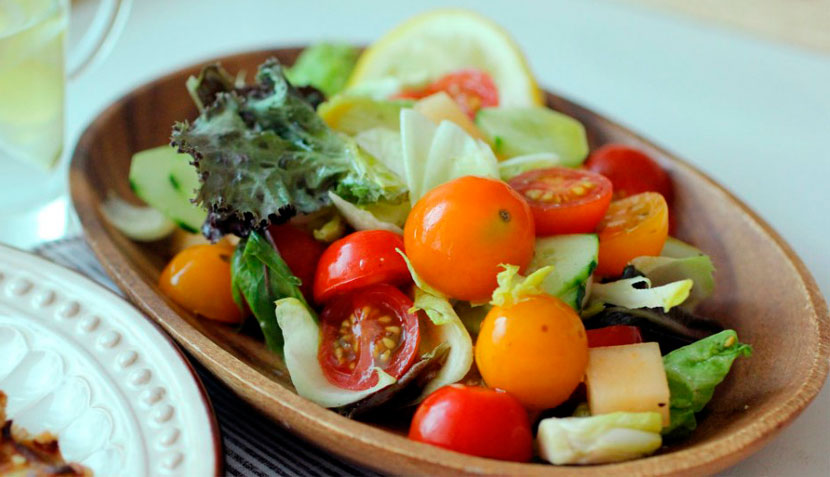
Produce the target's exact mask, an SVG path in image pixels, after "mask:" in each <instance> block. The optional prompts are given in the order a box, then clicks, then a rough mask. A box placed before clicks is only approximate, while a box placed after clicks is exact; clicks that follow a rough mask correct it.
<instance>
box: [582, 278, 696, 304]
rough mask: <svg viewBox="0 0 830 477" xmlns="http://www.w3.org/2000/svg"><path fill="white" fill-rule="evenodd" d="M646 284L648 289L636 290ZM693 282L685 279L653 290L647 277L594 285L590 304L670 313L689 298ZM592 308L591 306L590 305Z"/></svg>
mask: <svg viewBox="0 0 830 477" xmlns="http://www.w3.org/2000/svg"><path fill="white" fill-rule="evenodd" d="M641 283H645V284H646V285H647V288H636V287H635V285H638V284H641ZM692 285H693V282H692V280H689V279H685V280H680V281H676V282H672V283H667V284H665V285H662V286H659V287H654V288H651V281H650V280H649V279H648V278H646V277H634V278H624V279H622V280H617V281H614V282H610V283H594V284H593V285H592V287H591V297H590V302H591V303H592V304H593V303H596V302H600V303H607V304H610V305H617V306H622V307H625V308H662V309H663V311H669V310H670V309H671V308H673V307H675V306H677V305H680V304H681V303H683V302H684V301H685V300H686V298H688V297H689V292H690V291H691V289H692ZM589 306H590V305H589Z"/></svg>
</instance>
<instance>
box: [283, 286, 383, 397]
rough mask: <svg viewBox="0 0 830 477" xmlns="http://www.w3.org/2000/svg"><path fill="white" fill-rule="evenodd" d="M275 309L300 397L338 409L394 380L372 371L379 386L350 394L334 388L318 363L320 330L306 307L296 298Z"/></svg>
mask: <svg viewBox="0 0 830 477" xmlns="http://www.w3.org/2000/svg"><path fill="white" fill-rule="evenodd" d="M275 306H276V308H275V310H274V313H275V315H276V321H277V324H278V325H279V327H280V328H281V329H282V333H283V336H284V337H285V347H284V353H285V366H286V367H287V368H288V373H289V374H290V376H291V382H292V383H293V384H294V388H295V389H296V390H297V394H299V395H300V396H302V397H304V398H306V399H308V400H310V401H313V402H315V403H317V404H319V405H321V406H323V407H341V406H345V405H347V404H351V403H354V402H357V401H360V400H361V399H364V398H366V397H367V396H370V395H372V394H374V393H375V392H377V391H379V390H381V389H383V388H385V387H387V386H389V385H391V384H393V383H395V378H393V377H392V376H390V375H388V374H386V373H385V372H384V371H383V370H381V369H380V368H375V372H377V375H378V382H377V384H375V385H374V386H372V387H371V388H369V389H366V390H363V391H353V390H350V389H343V388H341V387H338V386H335V385H334V384H332V383H331V382H329V380H328V379H327V378H326V375H325V374H324V373H323V369H322V368H321V367H320V361H319V360H318V359H317V353H318V350H319V348H320V329H319V326H318V325H317V320H316V319H315V318H314V316H313V315H312V314H311V312H310V311H309V309H308V307H307V306H306V305H305V304H304V303H303V302H301V301H300V300H298V299H296V298H284V299H281V300H277V301H276V303H275Z"/></svg>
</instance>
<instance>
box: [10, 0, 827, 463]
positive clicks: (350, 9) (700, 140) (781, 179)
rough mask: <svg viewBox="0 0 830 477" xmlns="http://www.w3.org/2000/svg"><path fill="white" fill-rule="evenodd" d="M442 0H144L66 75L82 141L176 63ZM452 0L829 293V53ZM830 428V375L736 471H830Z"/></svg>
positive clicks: (73, 124) (615, 17) (619, 8)
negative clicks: (694, 180) (711, 189)
mask: <svg viewBox="0 0 830 477" xmlns="http://www.w3.org/2000/svg"><path fill="white" fill-rule="evenodd" d="M441 5H446V2H440V1H434V0H421V1H419V2H389V1H380V0H378V1H352V2H342V1H329V0H326V1H319V0H318V1H315V2H313V4H312V3H311V2H289V1H279V2H277V1H268V0H259V1H256V0H236V1H235V2H227V1H221V0H179V1H176V2H170V1H167V0H138V1H135V2H134V5H133V8H132V12H131V16H130V18H129V20H128V22H127V23H126V26H125V28H124V30H123V32H122V34H121V36H120V37H119V38H118V40H117V41H116V42H115V43H114V44H113V48H112V51H111V54H110V55H109V56H108V57H107V58H106V59H105V60H104V61H102V62H100V63H99V64H98V65H97V66H96V67H95V68H94V69H92V70H90V71H88V72H86V73H84V74H83V75H82V76H81V77H80V78H78V79H77V80H76V81H74V82H72V83H71V84H70V85H69V87H68V104H67V128H68V130H67V144H68V145H70V147H69V148H68V149H69V150H71V145H73V144H74V143H75V141H76V140H77V138H78V136H79V135H80V133H81V132H82V131H83V129H84V127H85V126H86V125H87V124H88V123H89V122H90V121H91V120H92V119H93V118H94V117H95V116H96V114H98V113H99V112H100V111H101V110H102V109H104V108H105V107H106V106H107V105H108V104H109V103H110V102H112V101H114V100H115V99H117V98H118V97H119V96H121V95H123V94H124V93H126V92H128V91H129V90H130V89H132V88H134V87H135V86H137V85H139V84H141V83H144V82H146V81H149V80H151V79H153V78H155V77H157V76H159V75H161V74H163V73H166V72H168V71H172V70H175V69H177V68H179V67H181V66H184V65H187V64H191V63H194V62H197V61H200V60H206V59H209V58H211V57H216V56H220V55H223V54H227V53H232V52H237V51H242V50H248V49H257V48H266V47H279V46H289V45H299V44H303V43H306V42H309V41H314V40H320V39H332V40H344V41H351V42H357V43H367V42H370V41H371V40H373V39H374V38H377V37H378V36H379V35H380V34H382V33H383V32H384V31H385V30H387V29H388V28H390V27H391V26H392V25H395V24H396V23H398V22H400V21H401V20H403V19H405V18H407V17H409V16H411V15H412V14H415V13H418V12H420V11H424V10H429V9H431V8H434V7H437V6H441ZM452 5H454V6H467V7H470V8H474V9H476V10H477V11H479V12H481V13H483V14H485V15H487V16H489V17H491V18H493V19H494V20H496V21H497V22H498V23H500V24H502V25H503V26H504V27H505V28H507V30H509V31H510V32H511V33H512V34H513V36H514V37H515V39H516V40H517V41H518V43H519V44H520V45H521V46H522V47H523V48H524V51H525V53H526V54H527V56H528V58H529V61H530V63H531V66H532V68H533V70H534V72H535V73H536V76H537V77H538V78H539V81H540V84H541V85H542V86H544V87H546V88H550V89H553V90H555V91H557V92H559V93H562V94H564V95H566V96H568V97H570V98H572V99H574V100H576V101H578V102H580V103H582V104H585V105H586V106H588V107H590V108H592V109H594V110H596V111H598V112H600V113H603V114H605V115H607V116H609V117H610V118H612V119H614V120H616V121H618V122H621V123H623V124H626V125H628V126H630V127H631V128H632V129H633V130H635V131H638V132H639V133H641V134H643V135H644V136H646V137H649V138H651V139H652V140H654V141H655V142H657V143H658V144H661V145H663V146H665V147H667V148H668V149H669V150H671V151H673V152H675V153H677V154H678V155H679V156H680V157H683V158H685V159H687V160H688V161H689V162H691V163H693V164H694V165H696V166H697V167H699V168H700V169H702V170H704V171H705V172H706V173H708V174H709V175H711V176H712V177H714V178H715V179H716V180H717V181H719V182H720V183H722V184H724V185H726V187H727V188H729V189H730V190H731V191H733V192H734V193H735V194H736V195H737V196H738V197H740V198H741V199H742V200H744V201H745V202H746V203H747V204H749V206H750V207H752V208H753V209H754V210H756V211H758V212H759V213H760V214H761V216H763V217H764V218H765V219H766V220H767V221H768V222H769V223H770V224H772V226H773V227H774V228H775V229H776V230H778V231H779V232H780V233H781V235H783V236H784V238H785V239H786V240H787V241H788V242H789V243H790V244H791V245H792V246H793V248H794V249H795V250H796V252H797V253H798V254H799V256H800V257H801V258H802V259H803V260H804V262H805V263H807V266H808V268H810V270H811V271H812V273H813V274H814V276H815V278H816V280H817V282H818V284H819V286H820V288H821V290H822V292H823V293H824V295H825V296H828V295H830V253H828V247H827V244H826V237H827V236H828V235H830V221H828V220H827V217H826V214H827V212H830V187H828V186H827V185H826V183H825V181H826V180H827V177H828V176H830V152H828V148H827V147H826V141H827V138H828V136H830V55H827V54H822V53H819V52H816V51H810V50H806V49H799V48H797V47H794V46H790V45H785V44H779V43H773V42H768V41H765V40H761V39H759V38H757V37H754V36H750V35H746V34H743V33H740V32H737V31H731V30H726V29H723V28H721V27H718V26H714V25H709V24H705V23H700V22H699V21H696V20H692V19H686V18H683V17H679V16H673V15H671V14H668V13H665V12H662V11H655V10H650V9H647V8H643V7H637V6H633V5H631V4H626V3H618V2H612V1H591V2H586V1H582V2H580V1H576V0H574V1H566V0H547V1H538V2H535V1H534V2H531V1H527V2H521V3H516V2H504V1H502V2H499V1H495V0H493V1H481V0H479V1H475V2H474V1H465V0H457V1H455V2H452ZM793 5H796V4H793ZM793 8H798V7H797V6H794V7H793ZM817 219H818V220H817ZM0 240H2V231H0ZM828 430H830V391H828V389H827V386H825V388H824V389H823V391H822V392H821V394H820V395H819V396H818V398H817V400H816V402H814V403H813V405H812V406H810V408H808V409H807V410H806V411H805V412H804V414H803V415H802V416H801V417H800V418H799V419H798V420H797V421H796V422H795V423H794V424H793V425H792V426H790V427H789V428H787V429H786V430H784V431H783V432H782V434H781V436H780V437H779V438H777V439H776V440H775V441H774V442H772V443H771V444H769V445H768V446H767V447H765V448H764V449H763V450H762V451H760V452H759V453H757V454H756V455H754V456H752V457H750V458H749V459H747V460H746V461H744V462H743V463H741V464H739V465H737V466H735V467H733V468H732V469H729V470H728V471H726V472H724V474H723V475H734V476H749V475H783V474H785V473H787V472H798V473H799V474H800V475H805V476H818V475H830V440H828V439H827V437H826V436H827V432H828Z"/></svg>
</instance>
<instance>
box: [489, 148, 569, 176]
mask: <svg viewBox="0 0 830 477" xmlns="http://www.w3.org/2000/svg"><path fill="white" fill-rule="evenodd" d="M560 165H562V161H560V160H559V156H557V155H556V154H554V153H552V152H538V153H535V154H525V155H523V156H516V157H511V158H510V159H507V160H506V161H501V162H499V176H501V180H503V181H509V180H510V179H512V178H514V177H516V176H518V175H519V174H522V173H525V172H527V171H532V170H536V169H546V168H548V167H555V166H560Z"/></svg>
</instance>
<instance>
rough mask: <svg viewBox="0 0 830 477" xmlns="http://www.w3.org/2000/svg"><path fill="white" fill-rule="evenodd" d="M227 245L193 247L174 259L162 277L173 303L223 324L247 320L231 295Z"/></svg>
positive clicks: (229, 260)
mask: <svg viewBox="0 0 830 477" xmlns="http://www.w3.org/2000/svg"><path fill="white" fill-rule="evenodd" d="M232 255H233V247H231V246H230V245H228V244H227V243H218V244H214V245H194V246H192V247H188V248H186V249H184V250H182V251H181V252H179V253H178V254H176V256H175V257H173V260H170V263H168V264H167V266H166V267H164V270H163V271H162V272H161V276H160V277H159V288H161V291H162V293H164V294H165V295H167V296H168V297H170V299H171V300H173V301H174V302H176V303H177V304H179V305H180V306H181V307H182V308H185V309H187V310H189V311H192V312H193V313H196V314H197V315H200V316H203V317H205V318H209V319H211V320H216V321H221V322H223V323H239V322H240V321H242V318H243V317H244V316H243V314H242V311H241V310H240V309H239V307H238V306H237V305H236V302H234V301H233V295H232V294H231V256H232Z"/></svg>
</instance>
